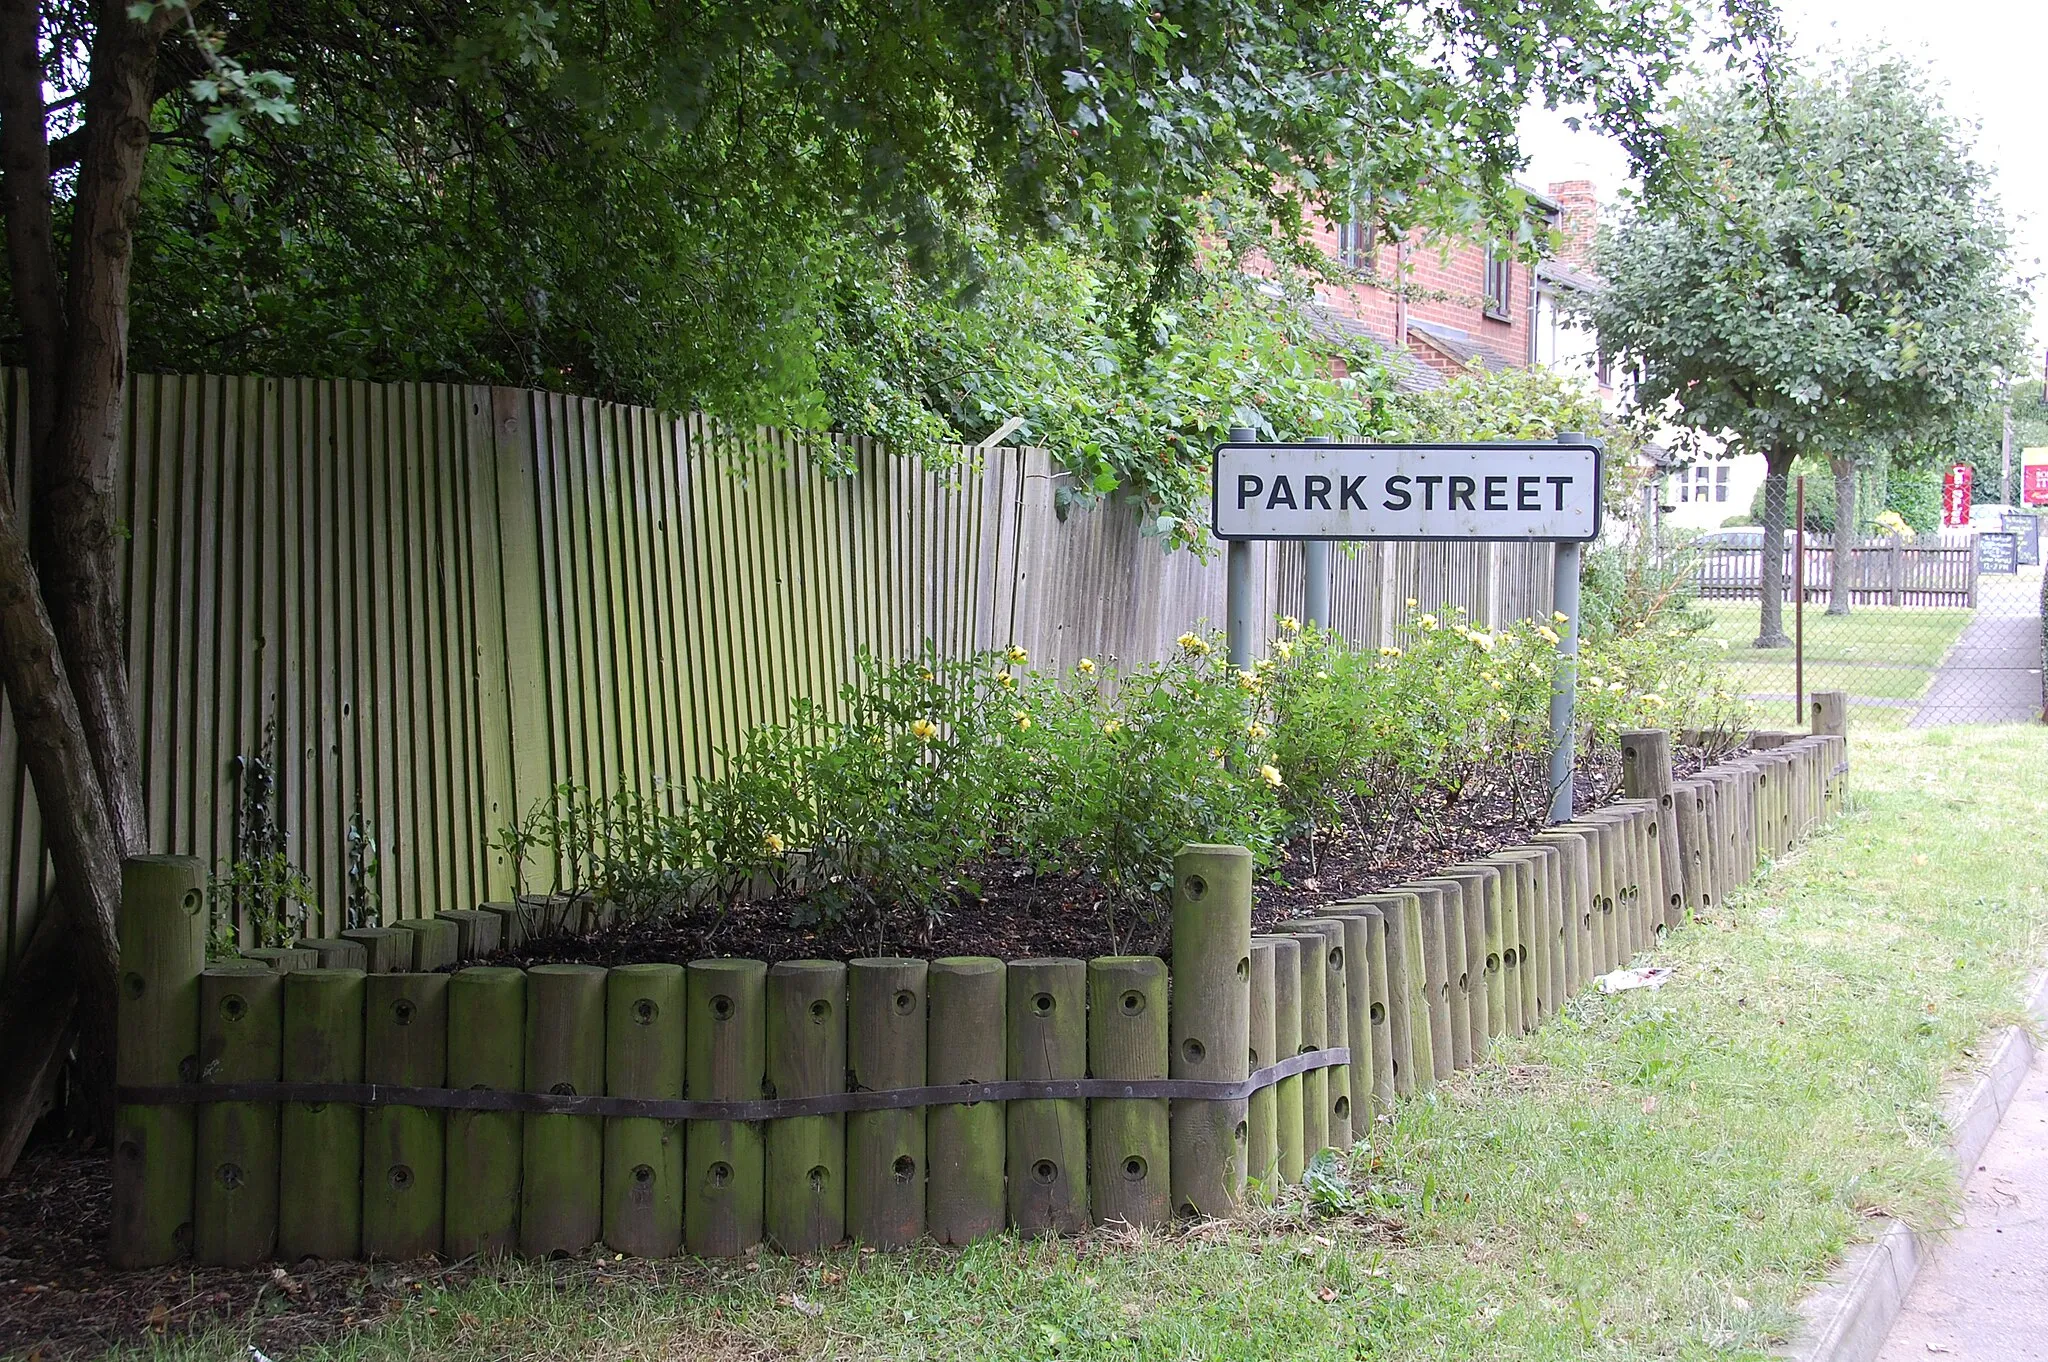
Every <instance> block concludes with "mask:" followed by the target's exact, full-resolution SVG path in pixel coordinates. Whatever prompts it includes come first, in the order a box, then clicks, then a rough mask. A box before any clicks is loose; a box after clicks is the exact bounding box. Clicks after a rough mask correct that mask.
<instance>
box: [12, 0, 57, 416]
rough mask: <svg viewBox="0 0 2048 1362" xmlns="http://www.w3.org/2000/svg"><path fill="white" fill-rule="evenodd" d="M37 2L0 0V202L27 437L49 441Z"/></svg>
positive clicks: (48, 262) (51, 362)
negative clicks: (21, 358) (22, 359)
mask: <svg viewBox="0 0 2048 1362" xmlns="http://www.w3.org/2000/svg"><path fill="white" fill-rule="evenodd" d="M41 8H42V7H41V5H40V4H39V3H38V0H0V206H4V208H5V211H6V214H7V267H8V278H9V280H10V282H11V283H12V284H13V286H14V309H15V311H16V313H18V314H19V315H20V317H21V329H22V342H23V349H24V351H25V354H26V358H27V360H28V374H29V440H30V446H31V448H34V449H42V448H44V447H45V446H47V445H48V444H49V442H50V435H51V433H52V431H54V430H55V429H56V423H57V408H58V406H59V404H60V402H61V401H62V397H61V393H62V386H63V385H62V373H61V371H60V369H59V365H60V363H61V360H60V357H61V356H62V354H63V351H64V296H63V289H62V285H61V284H60V282H59V280H58V277H57V253H56V249H55V247H54V246H52V244H51V235H50V142H49V134H48V130H47V127H46V124H45V122H44V119H45V117H46V112H47V111H46V110H45V109H44V107H43V59H42V48H41V42H40V35H39V33H38V21H39V20H40V18H41Z"/></svg>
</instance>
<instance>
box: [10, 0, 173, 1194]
mask: <svg viewBox="0 0 2048 1362" xmlns="http://www.w3.org/2000/svg"><path fill="white" fill-rule="evenodd" d="M174 13H176V11H175V10H173V9H172V8H170V7H166V8H165V9H163V10H161V11H159V12H157V14H156V16H155V17H154V18H153V19H152V20H151V21H150V22H148V23H141V24H139V23H136V22H135V21H134V20H132V19H130V18H129V17H128V14H127V6H126V3H125V0H99V2H98V4H97V5H96V9H95V15H94V31H93V41H92V70H91V75H90V79H89V81H88V84H87V87H86V97H85V102H84V119H83V126H82V129H81V132H82V134H83V143H84V152H83V157H82V161H81V164H80V169H79V174H78V180H77V183H76V185H75V188H74V192H73V195H72V213H71V224H70V225H71V237H72V241H71V255H70V261H69V265H70V268H69V275H68V278H66V279H65V280H64V281H63V284H62V288H61V291H60V286H59V281H58V278H57V271H56V263H55V256H54V251H53V247H52V244H51V197H52V195H51V185H50V154H49V141H48V130H47V126H46V123H45V114H44V108H43V103H42V68H41V50H40V36H39V32H38V21H39V6H38V5H37V4H36V3H34V0H0V202H4V206H5V209H6V213H7V250H8V266H9V276H10V279H11V280H12V282H13V284H14V293H15V299H16V306H17V309H18V310H19V311H20V314H21V317H22V324H23V340H24V343H25V345H26V347H27V351H28V361H29V387H30V397H29V426H30V431H29V435H30V439H29V453H30V462H29V478H30V488H29V492H30V495H31V497H32V499H33V503H34V510H35V514H34V516H33V517H32V518H31V520H32V524H33V536H34V542H33V543H31V542H30V532H29V530H28V528H27V527H26V526H25V525H24V523H23V516H22V514H21V508H20V505H19V503H18V501H17V499H16V496H15V489H14V487H13V485H12V482H11V480H10V479H9V478H8V477H7V476H6V470H5V468H4V466H0V685H4V686H5V688H6V693H7V698H8V701H9V703H10V705H11V706H12V708H13V717H14V725H15V730H16V733H17V734H18V737H19V741H20V744H21V751H22V757H23V760H24V762H25V763H26V765H27V766H28V771H29V777H30V779H31V780H32V781H33V783H34V786H35V793H36V801H37V804H38V806H39V808H40V810H41V813H42V818H43V830H44V837H45V839H46V841H47V842H48V845H49V850H50V858H51V860H52V862H53V863H54V865H55V868H56V872H57V889H58V892H57V894H56V895H55V896H54V897H53V899H52V901H51V902H50V903H49V904H48V905H47V906H46V908H45V910H44V913H43V915H42V918H41V919H40V921H39V922H38V923H37V925H36V929H35V933H34V935H33V936H32V937H31V939H30V940H29V942H28V945H27V948H26V949H25V950H24V951H23V953H22V956H21V958H20V960H19V962H18V963H17V964H16V966H15V968H14V970H13V972H12V974H11V975H10V977H9V978H8V980H7V982H6V990H5V993H4V995H0V1176H4V1175H5V1174H6V1173H7V1172H8V1171H9V1170H11V1169H12V1167H13V1165H14V1161H15V1159H16V1158H17V1157H18V1156H19V1154H20V1152H21V1147H22V1145H23V1143H25V1142H26V1140H27V1138H28V1135H29V1131H30V1130H31V1129H32V1128H33V1127H34V1125H35V1122H36V1119H37V1117H38V1116H39V1115H40V1114H41V1112H42V1110H43V1109H44V1106H45V1103H46V1099H47V1094H48V1092H49V1085H50V1081H51V1078H52V1076H53V1075H54V1073H55V1072H56V1070H57V1068H58V1067H59V1066H60V1065H61V1064H62V1063H63V1061H64V1057H65V1054H66V1051H67V1049H68V1046H69V1042H70V1039H71V1037H72V1036H73V1035H74V1034H75V1035H76V1036H77V1039H78V1042H79V1058H80V1073H81V1075H82V1077H83V1079H84V1083H85V1091H86V1095H87V1099H88V1106H89V1112H88V1114H89V1116H90V1117H91V1120H92V1123H93V1124H94V1125H95V1126H96V1127H99V1128H101V1129H103V1130H110V1129H111V1126H112V1114H113V1077H114V1043H113V1041H114V1008H115V977H116V974H117V972H118V969H119V965H120V952H119V947H118V945H117V943H116V938H115V914H116V912H117V910H118V908H119V902H120V867H121V858H122V856H123V854H124V853H126V852H128V851H131V850H137V851H139V850H142V849H144V843H145V840H146V838H147V827H148V825H147V822H146V820H145V817H144V809H143V802H142V783H141V776H140V762H139V760H138V758H137V753H136V743H135V732H134V724H133V720H132V718H131V712H130V703H129V695H128V681H127V665H126V662H127V659H126V649H125V647H124V643H123V639H122V621H121V612H120V599H119V581H120V577H119V573H118V563H119V559H118V554H117V547H118V545H117V541H116V534H115V525H114V514H113V487H114V459H115V455H116V453H117V451H118V449H119V447H120V445H119V440H120V430H121V417H122V408H123V404H124V401H125V399H126V387H127V377H128V373H127V366H128V355H127V350H128V283H129V274H130V266H131V263H132V260H133V256H134V223H135V213H136V198H137V194H138V192H139V190H140V187H141V182H142V169H143V159H144V157H145V155H146V154H147V152H148V148H149V136H150V131H149V112H150V105H151V102H152V98H153V94H152V86H151V77H152V73H153V70H154V66H155V59H156V52H157V48H158V46H159V44H160V43H161V41H162V36H163V31H164V29H165V28H166V27H167V26H168V25H169V23H170V22H171V19H172V17H173V15H174Z"/></svg>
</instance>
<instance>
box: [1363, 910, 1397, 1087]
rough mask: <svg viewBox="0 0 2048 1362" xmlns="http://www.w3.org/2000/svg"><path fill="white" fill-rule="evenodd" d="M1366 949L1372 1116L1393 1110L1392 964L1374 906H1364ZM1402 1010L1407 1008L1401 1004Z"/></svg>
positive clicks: (1380, 917) (1384, 921)
mask: <svg viewBox="0 0 2048 1362" xmlns="http://www.w3.org/2000/svg"><path fill="white" fill-rule="evenodd" d="M1360 916H1361V917H1362V918H1364V920H1365V926H1366V933H1367V935H1366V949H1367V951H1368V957H1367V958H1368V961H1369V964H1370V968H1371V971H1372V975H1371V977H1372V991H1371V994H1370V995H1369V997H1368V1000H1367V1006H1366V1021H1367V1024H1368V1026H1369V1027H1370V1030H1371V1035H1372V1107H1373V1115H1374V1116H1375V1117H1391V1116H1392V1115H1393V1112H1394V1056H1395V1053H1396V1051H1395V1040H1394V1025H1393V1021H1394V1006H1395V1002H1396V999H1395V991H1394V985H1393V973H1392V968H1391V966H1390V965H1389V964H1388V962H1387V916H1386V914H1385V913H1384V912H1383V911H1381V910H1380V909H1378V908H1364V909H1362V910H1361V912H1360ZM1402 1010H1403V1012H1405V1011H1406V1010H1407V1009H1406V1008H1405V1007H1404V1008H1403V1009H1402Z"/></svg>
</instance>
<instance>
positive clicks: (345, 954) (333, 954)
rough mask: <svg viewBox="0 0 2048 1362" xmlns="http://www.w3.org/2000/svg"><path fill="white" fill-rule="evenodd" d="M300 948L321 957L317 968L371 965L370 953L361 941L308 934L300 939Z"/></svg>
mask: <svg viewBox="0 0 2048 1362" xmlns="http://www.w3.org/2000/svg"><path fill="white" fill-rule="evenodd" d="M299 949H300V950H305V951H311V952H313V954H314V955H316V956H318V957H319V964H318V965H316V966H314V968H316V969H359V970H367V969H368V968H369V967H370V953H369V952H368V951H366V950H364V949H363V945H362V943H361V942H360V941H344V940H343V939H342V938H340V937H338V936H308V937H301V938H300V939H299Z"/></svg>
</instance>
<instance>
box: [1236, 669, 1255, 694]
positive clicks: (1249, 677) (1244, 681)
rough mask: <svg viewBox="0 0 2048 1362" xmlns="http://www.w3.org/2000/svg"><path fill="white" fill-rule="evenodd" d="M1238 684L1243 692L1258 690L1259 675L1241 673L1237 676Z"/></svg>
mask: <svg viewBox="0 0 2048 1362" xmlns="http://www.w3.org/2000/svg"><path fill="white" fill-rule="evenodd" d="M1237 684H1238V688H1239V689H1241V690H1257V689H1258V688H1259V677H1258V673H1256V672H1239V673H1238V674H1237Z"/></svg>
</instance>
